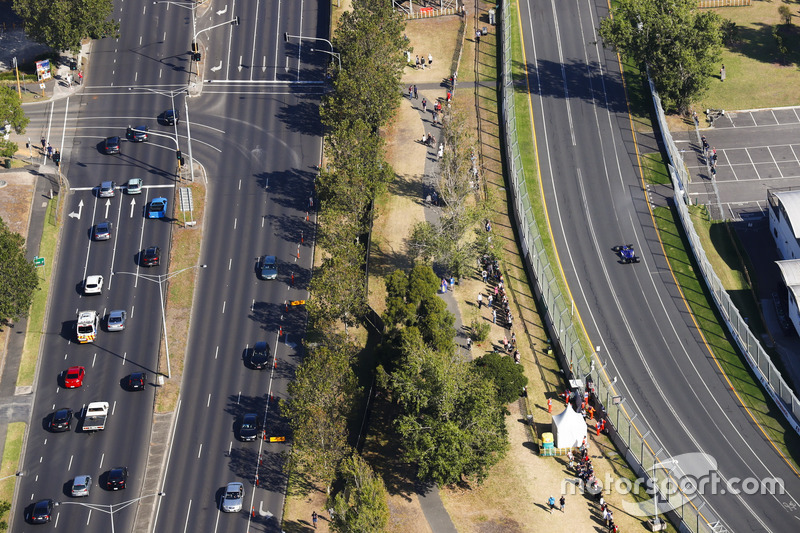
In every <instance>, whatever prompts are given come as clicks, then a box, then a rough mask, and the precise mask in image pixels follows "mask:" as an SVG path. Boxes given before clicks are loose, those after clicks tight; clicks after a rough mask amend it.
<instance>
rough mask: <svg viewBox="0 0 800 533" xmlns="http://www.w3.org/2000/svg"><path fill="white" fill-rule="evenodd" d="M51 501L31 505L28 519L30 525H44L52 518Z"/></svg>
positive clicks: (40, 501)
mask: <svg viewBox="0 0 800 533" xmlns="http://www.w3.org/2000/svg"><path fill="white" fill-rule="evenodd" d="M53 505H54V502H53V500H39V501H38V502H36V503H35V504H33V510H32V511H31V516H30V518H29V520H30V522H31V523H32V524H46V523H47V522H49V521H50V519H51V518H52V517H53Z"/></svg>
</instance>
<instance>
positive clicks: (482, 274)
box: [481, 269, 489, 283]
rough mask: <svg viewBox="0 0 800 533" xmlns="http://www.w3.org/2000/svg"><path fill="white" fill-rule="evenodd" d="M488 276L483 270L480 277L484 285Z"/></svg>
mask: <svg viewBox="0 0 800 533" xmlns="http://www.w3.org/2000/svg"><path fill="white" fill-rule="evenodd" d="M488 275H489V273H488V272H486V270H485V269H484V270H482V271H481V277H482V278H483V282H484V283H486V277H487V276H488Z"/></svg>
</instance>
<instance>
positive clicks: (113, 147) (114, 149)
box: [105, 137, 120, 155]
mask: <svg viewBox="0 0 800 533" xmlns="http://www.w3.org/2000/svg"><path fill="white" fill-rule="evenodd" d="M119 145H120V138H119V137H106V143H105V148H106V153H107V154H109V155H110V154H118V153H119Z"/></svg>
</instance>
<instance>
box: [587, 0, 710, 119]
mask: <svg viewBox="0 0 800 533" xmlns="http://www.w3.org/2000/svg"><path fill="white" fill-rule="evenodd" d="M600 35H601V36H602V38H603V41H604V42H605V44H607V45H609V46H611V47H612V48H613V49H614V50H616V51H617V52H619V53H620V54H621V55H622V56H623V57H626V58H629V59H631V60H633V61H635V62H636V63H637V64H639V65H642V66H643V65H647V66H648V67H649V68H650V76H651V77H652V78H653V81H654V83H655V86H656V89H657V90H658V93H659V95H660V96H661V99H662V102H663V104H664V106H665V108H666V109H676V110H678V111H680V112H685V111H686V110H687V109H688V107H689V104H690V103H691V102H692V101H693V100H695V99H697V98H698V97H699V96H701V95H702V94H703V93H704V92H705V91H706V89H707V88H708V84H709V81H710V79H711V76H712V75H713V73H714V72H716V70H717V68H718V66H717V64H716V63H717V62H718V61H719V58H720V51H721V47H722V19H721V18H720V17H719V15H717V14H716V13H714V12H713V11H709V10H701V9H697V0H666V1H664V0H620V1H619V2H617V3H616V4H614V5H613V6H612V8H611V16H610V17H607V18H605V19H603V20H602V21H601V22H600Z"/></svg>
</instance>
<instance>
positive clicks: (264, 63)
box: [261, 56, 267, 72]
mask: <svg viewBox="0 0 800 533" xmlns="http://www.w3.org/2000/svg"><path fill="white" fill-rule="evenodd" d="M266 70H267V56H264V57H263V58H262V59H261V72H266Z"/></svg>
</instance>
